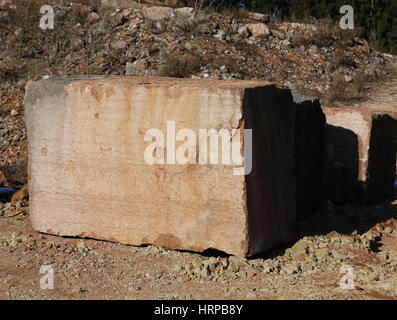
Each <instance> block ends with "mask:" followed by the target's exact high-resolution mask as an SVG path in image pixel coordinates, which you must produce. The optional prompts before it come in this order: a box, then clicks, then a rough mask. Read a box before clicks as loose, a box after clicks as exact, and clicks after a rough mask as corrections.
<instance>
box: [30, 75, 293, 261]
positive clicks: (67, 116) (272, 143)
mask: <svg viewBox="0 0 397 320" xmlns="http://www.w3.org/2000/svg"><path fill="white" fill-rule="evenodd" d="M26 90H27V93H26V96H25V100H24V103H25V116H26V123H27V130H28V154H29V195H30V210H31V219H32V225H33V227H34V228H35V229H36V230H38V231H41V232H45V233H50V234H57V235H65V236H80V237H92V238H97V239H105V240H112V241H117V242H122V243H127V244H134V245H142V244H155V245H158V246H164V247H167V248H171V249H185V250H193V251H203V250H206V249H208V248H213V249H218V250H222V251H225V252H227V253H230V254H235V255H253V254H256V253H259V252H262V251H265V250H268V249H270V248H273V247H275V246H277V245H280V244H282V243H285V242H288V241H290V240H291V239H292V237H293V236H294V228H295V175H294V132H295V129H294V106H293V101H292V95H291V93H290V91H289V90H287V89H280V88H277V87H276V86H274V85H271V84H269V83H266V82H259V81H215V80H190V79H175V78H173V79H170V78H133V77H124V78H105V79H100V78H98V79H68V80H65V79H62V80H61V79H49V80H41V81H38V82H29V83H28V85H27V88H26ZM172 123H173V124H174V125H175V128H174V130H173V129H172V125H171V124H172ZM151 129H152V130H151ZM153 129H157V131H156V130H154V131H153ZM181 129H190V131H189V130H184V131H182V130H181ZM200 129H207V130H210V129H215V130H221V129H225V130H227V131H226V132H229V133H230V134H231V135H233V138H231V136H226V139H225V140H222V139H219V144H218V147H219V148H218V152H216V149H214V145H212V144H211V141H210V140H211V139H208V138H205V139H204V138H203V139H202V138H199V137H200V135H199V132H200ZM243 129H252V158H251V160H252V171H251V173H250V174H248V175H246V176H244V175H236V170H235V169H236V168H240V167H241V164H239V163H238V161H236V162H235V159H236V158H237V159H238V158H241V155H242V154H243V151H244V150H248V149H249V148H248V146H249V145H250V143H249V135H247V136H246V135H244V133H243V132H244V130H243ZM150 130H151V131H150ZM153 132H156V134H157V135H156V137H150V134H149V137H148V133H153ZM159 132H160V133H159ZM218 132H220V131H218ZM161 133H163V134H164V136H163V138H164V143H165V145H166V146H165V147H164V148H162V147H161V146H160V145H157V146H156V147H155V148H153V149H150V150H149V152H148V148H149V147H150V146H152V145H153V144H154V143H159V142H160V141H161V137H160V134H161ZM238 133H240V135H239V134H238ZM192 135H193V136H194V135H196V136H197V145H196V146H195V145H194V144H193V146H192V143H191V142H192V141H194V139H193V138H192V137H191V136H192ZM186 136H188V137H189V138H186ZM238 136H240V137H241V143H238V144H236V145H235V144H233V146H232V148H231V149H232V155H231V158H232V160H233V161H232V162H231V163H232V164H233V165H229V164H227V162H223V158H222V156H224V155H225V154H227V153H223V152H222V154H221V150H224V148H223V146H224V145H223V143H224V142H225V143H226V144H227V142H230V140H232V142H233V143H234V142H235V140H234V139H235V138H236V137H238ZM175 137H176V138H175ZM145 140H146V141H145ZM176 140H177V141H176ZM221 140H222V144H221V143H220V142H221ZM183 141H185V142H184V143H183ZM205 142H207V143H208V145H209V146H210V149H209V150H207V148H204V147H203V149H201V147H202V145H201V143H204V145H205ZM173 144H175V149H176V158H177V160H176V162H175V161H174V162H175V163H176V164H170V163H173V161H172V160H173V158H174V159H175V154H174V152H173V150H172V149H173ZM186 145H188V147H186ZM235 146H236V147H235ZM181 150H182V151H181ZM197 150H199V151H197ZM202 150H206V151H209V152H208V154H207V156H210V155H211V156H216V155H218V160H219V163H224V164H210V162H209V161H208V158H210V157H204V154H205V153H204V152H203V153H202V152H201V151H202ZM226 150H227V149H226ZM236 154H237V157H236V158H235V156H236ZM249 155H250V153H249V152H246V154H245V160H244V166H245V169H248V170H247V171H249V167H250V162H251V161H250V157H249ZM181 157H182V158H183V159H185V160H186V162H187V164H181V162H180V159H181ZM148 158H149V159H152V160H153V161H154V162H155V163H154V164H150V162H149V163H148V161H147V159H148ZM205 158H207V159H205ZM195 159H196V161H194V160H195ZM162 160H163V161H164V164H163V163H162ZM204 160H206V161H204ZM221 160H222V161H221ZM241 160H242V159H241ZM205 162H206V163H207V164H201V163H205ZM182 163H183V162H182ZM211 163H214V162H211ZM236 163H237V165H236ZM241 163H242V162H241ZM240 169H241V168H240Z"/></svg>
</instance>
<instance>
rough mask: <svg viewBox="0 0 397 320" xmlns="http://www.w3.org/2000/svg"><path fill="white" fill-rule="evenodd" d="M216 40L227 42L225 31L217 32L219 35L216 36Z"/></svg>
mask: <svg viewBox="0 0 397 320" xmlns="http://www.w3.org/2000/svg"><path fill="white" fill-rule="evenodd" d="M214 38H215V39H218V40H225V39H226V32H225V31H223V30H219V31H218V32H217V34H215V35H214Z"/></svg>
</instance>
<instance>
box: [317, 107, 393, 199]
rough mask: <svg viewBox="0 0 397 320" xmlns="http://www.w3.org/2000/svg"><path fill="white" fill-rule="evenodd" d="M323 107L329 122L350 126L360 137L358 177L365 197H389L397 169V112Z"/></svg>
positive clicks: (343, 126) (353, 133)
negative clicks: (396, 165) (396, 154)
mask: <svg viewBox="0 0 397 320" xmlns="http://www.w3.org/2000/svg"><path fill="white" fill-rule="evenodd" d="M323 111H324V113H325V115H326V118H327V124H329V125H332V126H334V127H340V128H343V129H346V130H348V131H350V132H351V134H352V135H355V137H356V140H357V144H358V146H357V157H358V169H357V176H356V178H357V179H356V180H357V182H358V183H359V184H360V185H361V186H362V187H364V189H365V190H364V198H365V200H364V201H366V202H370V203H376V202H379V201H384V200H386V199H388V197H389V196H390V193H391V192H392V186H393V182H394V173H395V171H396V167H395V162H396V158H395V157H396V156H395V153H396V151H397V149H396V138H397V135H396V132H397V121H396V119H397V114H396V113H393V112H387V111H377V110H371V109H366V108H331V107H323ZM350 139H351V138H350ZM346 147H347V141H346ZM329 151H330V150H328V154H329ZM331 151H332V150H331ZM371 157H372V162H371ZM393 159H394V160H393ZM349 174H350V173H349ZM368 186H369V188H368Z"/></svg>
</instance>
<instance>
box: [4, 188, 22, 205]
mask: <svg viewBox="0 0 397 320" xmlns="http://www.w3.org/2000/svg"><path fill="white" fill-rule="evenodd" d="M17 191H18V190H17V189H13V188H0V202H8V201H10V199H11V197H12V195H13V194H14V193H15V192H17Z"/></svg>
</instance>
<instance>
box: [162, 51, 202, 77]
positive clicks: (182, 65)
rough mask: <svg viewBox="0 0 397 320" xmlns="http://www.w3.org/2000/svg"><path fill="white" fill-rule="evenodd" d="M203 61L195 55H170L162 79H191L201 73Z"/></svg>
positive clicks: (164, 65) (164, 66)
mask: <svg viewBox="0 0 397 320" xmlns="http://www.w3.org/2000/svg"><path fill="white" fill-rule="evenodd" d="M200 66H201V59H200V58H199V57H197V56H196V55H193V54H183V55H181V54H169V55H168V57H167V58H166V60H165V63H164V64H163V66H162V68H161V70H160V75H161V76H162V77H175V78H190V77H191V76H192V75H194V74H195V73H197V72H199V71H200Z"/></svg>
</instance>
